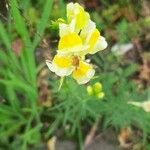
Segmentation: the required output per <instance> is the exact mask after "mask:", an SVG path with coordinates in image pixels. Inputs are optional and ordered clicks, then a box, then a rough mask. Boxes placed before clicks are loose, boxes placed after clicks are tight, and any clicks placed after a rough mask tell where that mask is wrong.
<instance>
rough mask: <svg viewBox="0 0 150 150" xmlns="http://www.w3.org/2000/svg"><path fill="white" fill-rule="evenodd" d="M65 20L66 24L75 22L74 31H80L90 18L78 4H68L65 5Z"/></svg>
mask: <svg viewBox="0 0 150 150" xmlns="http://www.w3.org/2000/svg"><path fill="white" fill-rule="evenodd" d="M67 19H68V22H71V21H72V20H75V22H76V24H75V26H76V29H77V30H78V31H80V30H81V29H83V28H84V27H85V25H86V24H87V23H88V21H89V19H90V16H89V14H88V13H87V12H86V11H84V8H83V7H82V6H80V5H79V4H78V3H75V4H74V3H69V4H68V5H67Z"/></svg>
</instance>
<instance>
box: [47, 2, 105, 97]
mask: <svg viewBox="0 0 150 150" xmlns="http://www.w3.org/2000/svg"><path fill="white" fill-rule="evenodd" d="M67 19H68V22H67V23H65V21H64V20H63V21H60V22H59V36H60V40H59V43H58V50H57V54H56V55H55V56H54V59H53V60H52V62H50V61H46V64H47V66H48V68H49V69H50V70H51V71H52V72H55V73H56V74H57V75H58V76H61V77H64V76H69V75H71V74H72V77H73V78H74V79H75V80H76V81H77V82H78V83H79V84H84V83H87V82H88V81H89V80H90V79H91V78H92V77H93V76H94V73H95V70H94V69H93V66H92V65H91V64H88V63H87V62H86V61H85V56H86V55H87V54H94V53H96V52H98V51H100V50H103V49H105V48H106V47H107V42H106V40H105V38H104V37H102V36H101V35H100V32H99V31H98V30H97V29H96V25H95V23H94V22H93V21H91V19H90V16H89V14H88V13H87V12H86V11H84V8H83V7H82V6H80V5H79V4H78V3H75V4H74V3H69V4H68V5H67ZM96 94H97V97H103V94H102V93H101V94H100V93H96Z"/></svg>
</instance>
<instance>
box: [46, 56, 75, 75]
mask: <svg viewBox="0 0 150 150" xmlns="http://www.w3.org/2000/svg"><path fill="white" fill-rule="evenodd" d="M46 64H47V66H48V68H49V69H50V70H51V71H52V72H55V73H56V75H58V76H68V75H70V74H71V73H72V72H73V70H74V68H75V67H74V66H72V58H71V57H62V56H59V55H56V56H55V57H54V59H53V61H52V62H49V61H46Z"/></svg>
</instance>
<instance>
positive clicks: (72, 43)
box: [58, 33, 82, 50]
mask: <svg viewBox="0 0 150 150" xmlns="http://www.w3.org/2000/svg"><path fill="white" fill-rule="evenodd" d="M79 45H82V39H81V38H80V36H79V35H78V34H77V33H70V34H67V35H65V36H63V37H62V38H60V41H59V44H58V49H59V50H63V49H65V50H69V49H70V48H73V47H76V46H79Z"/></svg>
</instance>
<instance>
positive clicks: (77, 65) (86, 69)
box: [46, 54, 95, 84]
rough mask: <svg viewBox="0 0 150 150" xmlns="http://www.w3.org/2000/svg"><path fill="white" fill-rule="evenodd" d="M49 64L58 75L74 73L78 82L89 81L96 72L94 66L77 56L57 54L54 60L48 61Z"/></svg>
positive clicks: (73, 75)
mask: <svg viewBox="0 0 150 150" xmlns="http://www.w3.org/2000/svg"><path fill="white" fill-rule="evenodd" d="M46 64H47V66H48V67H49V69H50V70H51V71H52V72H55V73H56V74H57V75H58V76H61V77H64V76H68V75H71V74H72V77H73V78H74V79H75V80H76V81H77V82H78V84H85V83H87V82H88V81H89V80H90V79H91V78H92V77H93V76H94V73H95V70H94V69H93V66H92V65H91V64H88V63H86V62H85V61H84V60H82V59H81V58H79V57H77V56H61V55H58V54H57V55H55V57H54V59H53V61H52V62H49V61H46Z"/></svg>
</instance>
